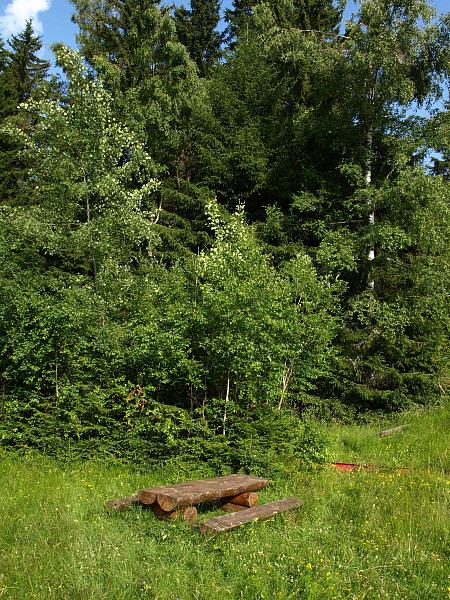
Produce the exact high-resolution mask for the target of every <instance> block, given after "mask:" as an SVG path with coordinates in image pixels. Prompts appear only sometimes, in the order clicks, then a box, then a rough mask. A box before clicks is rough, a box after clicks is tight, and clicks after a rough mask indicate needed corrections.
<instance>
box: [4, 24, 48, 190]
mask: <svg viewBox="0 0 450 600" xmlns="http://www.w3.org/2000/svg"><path fill="white" fill-rule="evenodd" d="M9 46H10V48H11V50H9V51H7V50H5V49H4V48H3V46H2V48H1V57H0V60H1V63H2V70H1V74H0V90H1V98H2V100H1V104H0V119H1V121H2V124H3V125H4V124H5V123H6V122H7V121H8V120H11V119H16V115H17V112H18V108H17V107H18V105H19V104H20V103H21V102H23V101H25V100H27V99H28V98H30V96H31V95H32V94H36V93H38V92H39V91H40V90H41V89H42V88H43V87H44V84H45V81H46V78H47V76H48V69H49V67H50V63H49V62H48V61H46V60H43V59H41V58H39V56H38V53H39V51H40V50H41V48H42V41H41V38H40V37H39V36H37V35H35V34H34V31H33V25H32V22H31V21H27V23H26V25H25V29H24V30H23V31H22V32H21V33H19V34H18V35H16V36H14V35H13V36H12V37H11V39H10V40H9ZM26 170H27V165H26V164H25V162H24V159H23V158H22V157H21V156H20V155H19V152H18V147H17V145H16V144H15V143H14V142H12V141H11V140H9V139H7V138H6V137H5V136H4V134H1V135H0V199H1V200H2V201H8V202H13V201H15V199H16V198H17V196H18V195H19V194H20V182H21V181H22V180H23V179H24V177H25V176H26Z"/></svg>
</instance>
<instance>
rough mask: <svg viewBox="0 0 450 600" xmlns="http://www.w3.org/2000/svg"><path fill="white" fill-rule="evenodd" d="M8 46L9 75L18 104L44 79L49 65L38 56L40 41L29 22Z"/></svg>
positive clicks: (12, 38) (12, 37)
mask: <svg viewBox="0 0 450 600" xmlns="http://www.w3.org/2000/svg"><path fill="white" fill-rule="evenodd" d="M9 45H10V46H11V63H10V66H9V68H10V75H11V78H12V80H13V85H14V86H15V87H16V89H17V95H18V98H19V102H23V101H24V100H26V99H27V98H29V97H30V95H31V93H32V92H33V90H35V89H36V88H37V87H38V86H39V85H40V84H41V83H42V82H43V81H44V80H45V79H46V77H47V75H48V70H49V68H50V63H49V62H48V61H47V60H44V59H42V58H39V56H38V52H39V51H40V50H41V49H42V39H41V38H40V37H39V36H37V35H35V34H34V30H33V25H32V22H31V20H30V21H27V22H26V25H25V29H24V30H23V31H22V33H19V34H18V35H13V36H11V39H10V40H9Z"/></svg>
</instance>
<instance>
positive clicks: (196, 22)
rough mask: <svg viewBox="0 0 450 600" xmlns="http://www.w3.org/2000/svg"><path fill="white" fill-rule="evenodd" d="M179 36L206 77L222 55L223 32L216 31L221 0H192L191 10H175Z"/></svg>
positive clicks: (200, 71)
mask: <svg viewBox="0 0 450 600" xmlns="http://www.w3.org/2000/svg"><path fill="white" fill-rule="evenodd" d="M174 16H175V21H176V25H177V33H178V38H179V40H180V42H181V43H182V44H184V45H185V46H186V48H187V49H188V50H189V54H190V56H191V58H192V59H193V60H194V61H195V63H196V64H197V67H198V69H199V73H200V74H201V75H202V76H203V77H204V76H206V75H207V74H208V72H209V70H210V69H211V67H212V66H213V65H214V64H216V63H217V61H218V59H219V57H220V54H221V52H220V46H221V42H222V36H221V34H220V33H219V32H218V31H216V28H217V25H218V23H219V21H220V0H191V10H187V9H186V8H184V7H180V8H178V9H176V10H175V13H174Z"/></svg>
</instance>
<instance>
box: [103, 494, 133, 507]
mask: <svg viewBox="0 0 450 600" xmlns="http://www.w3.org/2000/svg"><path fill="white" fill-rule="evenodd" d="M132 504H140V500H139V497H138V496H130V497H129V498H120V499H119V500H108V502H106V503H105V506H106V508H108V509H109V510H125V509H126V508H128V507H129V506H131V505H132Z"/></svg>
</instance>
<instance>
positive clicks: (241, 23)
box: [225, 0, 260, 47]
mask: <svg viewBox="0 0 450 600" xmlns="http://www.w3.org/2000/svg"><path fill="white" fill-rule="evenodd" d="M259 3H260V0H233V9H230V8H227V10H226V11H225V21H226V22H227V23H228V25H227V28H226V31H225V33H226V39H227V41H228V43H229V44H230V46H232V47H233V46H234V45H235V42H236V39H237V38H238V37H239V38H241V39H243V40H247V41H248V39H249V29H250V23H251V19H252V17H253V9H254V8H255V6H257V5H258V4H259Z"/></svg>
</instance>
